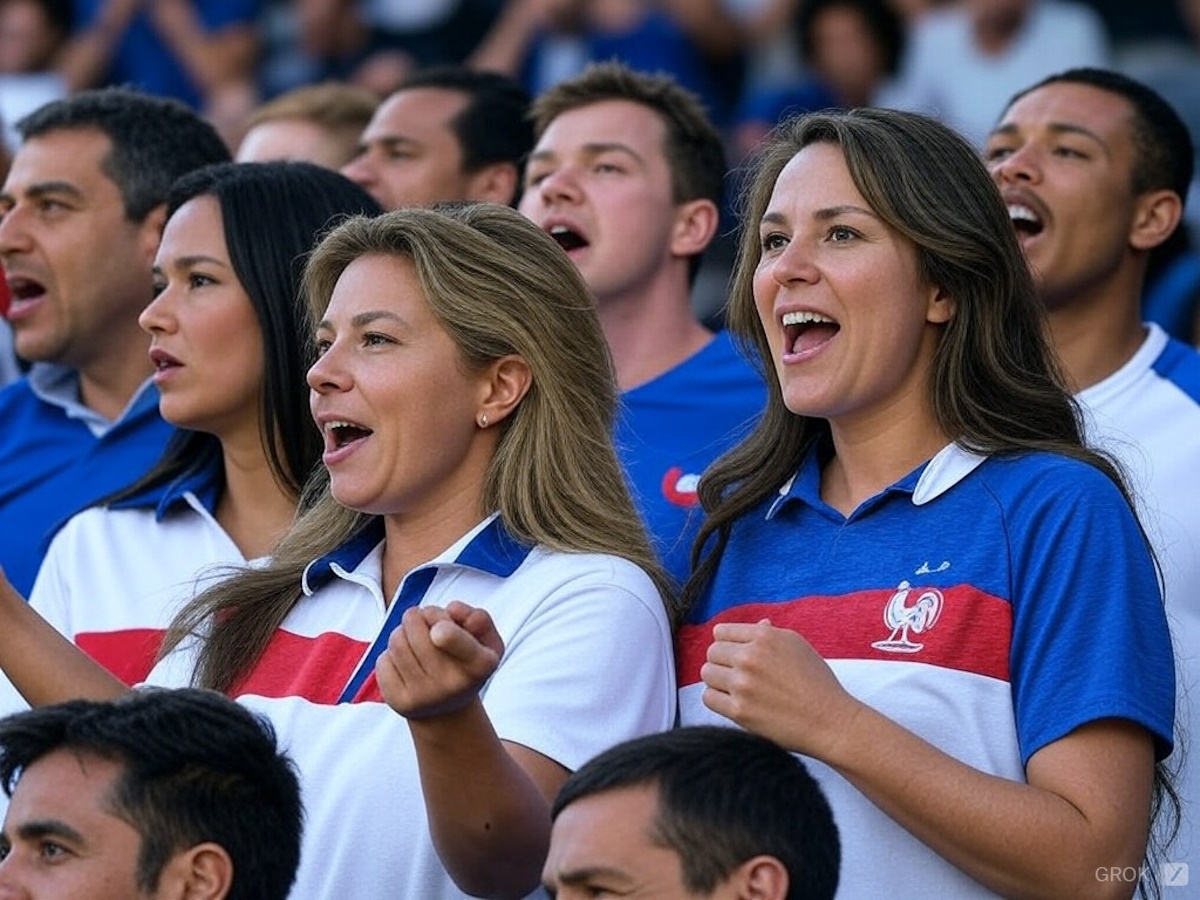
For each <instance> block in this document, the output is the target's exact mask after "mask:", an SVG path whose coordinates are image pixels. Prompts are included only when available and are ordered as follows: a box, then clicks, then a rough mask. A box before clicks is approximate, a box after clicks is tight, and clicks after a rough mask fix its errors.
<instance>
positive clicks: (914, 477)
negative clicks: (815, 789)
mask: <svg viewBox="0 0 1200 900" xmlns="http://www.w3.org/2000/svg"><path fill="white" fill-rule="evenodd" d="M817 456H818V454H815V453H814V454H812V455H810V457H809V459H807V460H806V462H805V463H804V465H803V466H802V467H801V469H800V471H799V472H798V474H797V475H796V477H795V478H794V479H793V480H792V482H790V483H789V484H788V485H786V486H785V487H784V488H783V489H782V490H781V491H780V493H779V494H778V495H777V496H774V497H771V498H769V499H768V500H767V501H766V502H764V503H763V504H761V505H760V506H759V507H758V508H757V509H756V510H753V511H751V512H750V513H748V514H747V515H746V516H744V517H743V518H742V519H741V520H739V521H738V522H737V523H736V524H735V526H734V528H733V531H732V533H731V536H730V540H729V544H728V546H727V548H726V550H725V553H724V555H723V557H722V559H721V562H720V565H719V567H718V570H717V573H716V576H715V578H714V580H713V582H712V584H711V586H710V589H709V590H708V592H707V594H706V595H705V596H704V597H703V598H702V599H701V602H700V603H699V604H698V606H697V607H696V608H695V609H694V610H692V612H691V614H690V616H689V624H687V625H685V626H684V628H683V629H682V631H681V633H680V635H679V638H678V656H679V684H680V716H681V720H682V722H683V724H685V725H689V724H699V723H702V722H712V721H714V720H717V719H718V717H716V715H715V714H714V713H712V712H711V711H710V710H708V709H707V707H705V706H704V705H703V703H702V702H701V700H700V694H701V692H702V690H703V683H702V682H701V680H700V676H699V672H700V666H701V665H702V664H703V662H704V657H705V653H706V651H707V649H708V646H709V644H710V643H711V637H712V626H713V624H714V623H716V622H725V621H736V622H757V621H760V620H761V619H763V618H767V619H769V620H770V621H771V623H772V624H774V625H776V626H778V627H783V628H791V629H794V630H795V631H797V632H799V633H800V634H802V635H803V636H804V637H805V638H806V639H807V640H808V641H809V643H811V644H812V645H813V647H814V648H815V649H816V650H817V652H818V653H820V654H821V656H822V657H823V658H824V659H825V660H826V661H827V662H828V663H829V664H830V667H831V668H832V669H833V671H834V673H835V674H836V675H837V677H838V679H839V680H840V681H841V683H842V685H843V686H844V687H845V688H846V689H847V690H848V691H849V692H850V693H851V694H853V695H854V696H856V697H857V698H858V699H860V700H862V701H863V702H865V703H867V704H868V705H870V706H872V707H874V708H875V709H877V710H879V711H880V712H882V713H883V714H885V715H886V716H888V717H889V718H891V719H892V720H893V721H895V722H897V723H898V724H900V725H902V726H903V727H905V728H907V729H909V730H910V731H912V732H913V733H915V734H917V735H918V736H920V737H922V738H924V739H925V740H927V741H929V742H930V743H932V744H934V745H935V746H937V747H939V748H940V749H941V750H943V751H944V752H946V753H948V754H950V755H952V756H954V757H956V758H957V759H960V760H962V761H963V762H965V763H967V764H968V765H971V766H973V767H975V768H976V769H979V770H981V771H984V772H988V773H990V774H994V775H997V776H1000V777H1004V778H1009V779H1012V780H1017V781H1023V780H1024V767H1025V765H1026V763H1027V762H1028V761H1029V758H1030V757H1031V756H1032V755H1033V754H1034V753H1036V752H1037V751H1038V750H1039V749H1041V748H1042V747H1045V746H1046V745H1047V744H1049V743H1051V742H1053V741H1056V740H1058V739H1060V738H1062V737H1064V736H1066V735H1067V734H1068V733H1070V732H1071V731H1073V730H1074V729H1076V728H1078V727H1079V726H1081V725H1084V724H1086V723H1088V722H1093V721H1096V720H1098V719H1104V718H1121V719H1128V720H1130V721H1133V722H1136V723H1137V724H1139V725H1141V726H1142V727H1144V728H1145V729H1146V730H1147V731H1148V732H1150V734H1151V735H1153V737H1154V738H1155V741H1156V746H1157V751H1158V754H1159V756H1164V755H1166V754H1167V753H1168V752H1169V751H1170V749H1171V742H1172V724H1173V703H1174V666H1173V659H1172V653H1171V642H1170V637H1169V636H1168V633H1167V623H1166V618H1165V615H1164V612H1163V607H1162V602H1161V598H1160V594H1159V587H1158V581H1157V577H1156V574H1155V569H1154V565H1153V562H1152V558H1151V556H1150V553H1149V551H1148V550H1147V547H1146V543H1145V540H1144V538H1143V536H1142V533H1141V531H1140V529H1139V527H1138V523H1137V520H1136V518H1135V516H1134V514H1133V512H1132V511H1131V509H1130V508H1129V505H1128V504H1127V503H1126V501H1125V499H1124V497H1123V496H1122V495H1121V493H1120V492H1119V491H1118V490H1117V488H1116V486H1115V485H1114V484H1113V483H1112V482H1111V481H1110V480H1109V479H1108V478H1107V477H1106V476H1105V475H1104V474H1103V473H1102V472H1100V471H1099V470H1097V469H1095V468H1093V467H1092V466H1090V465H1088V464H1086V463H1083V462H1080V461H1077V460H1072V459H1068V458H1065V457H1058V456H1053V455H1049V454H1027V455H1017V456H1008V457H995V458H986V459H985V458H983V457H980V456H975V455H973V454H969V453H966V452H965V451H963V450H961V449H959V448H957V447H955V446H953V445H951V446H950V447H947V448H946V449H945V450H943V451H942V452H941V453H939V454H938V455H937V456H935V457H934V459H933V460H931V461H930V462H929V463H928V464H926V465H923V466H921V467H920V468H918V469H917V470H916V471H914V472H912V473H911V474H909V475H908V476H907V477H905V478H903V479H902V480H900V481H899V482H897V483H896V484H894V485H892V486H891V487H889V488H888V489H886V490H884V491H882V492H880V493H879V494H878V495H876V496H875V497H872V498H871V499H869V500H867V501H866V502H864V503H863V504H862V505H861V506H860V507H859V508H858V509H856V510H855V511H854V512H853V513H852V514H851V515H850V516H849V517H848V518H847V517H844V516H842V515H841V514H840V513H839V512H838V511H837V510H835V509H833V508H832V507H830V506H828V505H827V504H825V503H824V502H822V500H821V499H820V495H819V488H820V466H819V464H818V460H817ZM719 721H721V722H725V720H723V719H720V720H719ZM726 724H728V723H727V722H726ZM880 752H881V753H886V752H887V750H886V748H880ZM812 769H813V773H814V775H815V776H816V777H817V778H818V780H819V781H820V782H821V784H822V787H823V788H824V789H825V791H826V793H827V795H828V796H829V798H830V802H831V804H832V806H833V810H834V817H835V819H836V820H837V822H838V825H839V828H840V830H841V833H842V842H843V843H842V848H843V872H844V876H845V884H844V885H843V891H844V896H847V897H882V896H889V897H894V898H899V897H977V896H990V894H989V893H988V892H986V891H985V890H984V889H983V888H982V887H981V886H980V885H978V884H977V883H975V882H973V881H972V880H971V879H969V878H967V876H965V875H964V874H963V873H961V872H959V871H958V870H957V869H955V868H954V867H953V866H951V865H950V864H949V863H947V862H946V861H945V860H943V859H942V858H941V857H939V856H937V855H936V854H935V853H934V852H933V851H932V850H930V849H929V848H928V847H926V846H924V845H923V844H921V843H920V842H919V841H918V840H917V839H916V838H914V837H913V836H912V835H910V834H908V832H906V831H904V829H903V828H901V827H900V826H899V825H897V824H896V823H895V822H894V821H893V820H892V819H890V818H889V817H888V816H886V815H885V814H884V813H882V812H881V811H880V810H879V809H877V808H876V807H875V806H874V805H873V804H872V803H870V801H868V800H866V799H865V798H864V797H863V796H862V795H861V794H859V793H858V791H857V790H856V789H854V788H853V787H852V786H851V785H850V784H849V783H848V782H847V781H845V779H843V778H842V777H841V776H840V775H839V774H837V773H836V772H834V771H833V770H832V769H831V768H829V767H827V766H824V765H822V764H820V763H816V762H815V761H813V762H812Z"/></svg>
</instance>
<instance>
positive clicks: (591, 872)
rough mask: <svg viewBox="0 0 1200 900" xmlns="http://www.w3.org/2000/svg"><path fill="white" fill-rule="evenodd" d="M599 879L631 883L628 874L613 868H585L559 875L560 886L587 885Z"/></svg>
mask: <svg viewBox="0 0 1200 900" xmlns="http://www.w3.org/2000/svg"><path fill="white" fill-rule="evenodd" d="M597 878H604V879H611V880H613V881H617V882H619V883H628V881H629V875H628V873H626V872H624V871H622V870H621V869H615V868H613V867H612V866H585V867H583V868H580V869H570V870H568V871H566V872H559V873H558V875H557V880H558V883H559V884H586V883H587V882H589V881H592V880H594V879H597Z"/></svg>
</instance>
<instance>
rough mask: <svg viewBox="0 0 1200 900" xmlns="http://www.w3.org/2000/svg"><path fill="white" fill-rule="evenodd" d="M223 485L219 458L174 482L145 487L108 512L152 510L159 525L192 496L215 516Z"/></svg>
mask: <svg viewBox="0 0 1200 900" xmlns="http://www.w3.org/2000/svg"><path fill="white" fill-rule="evenodd" d="M224 481H225V472H224V470H223V469H222V467H221V461H220V456H219V455H218V456H216V457H215V458H214V459H212V460H211V461H210V462H209V463H207V464H200V465H198V466H193V467H191V468H189V469H187V470H186V471H185V472H184V473H183V474H182V475H180V476H179V477H178V478H176V479H175V480H174V481H171V482H168V483H166V484H158V485H154V486H152V487H148V488H146V489H145V490H142V491H138V493H136V494H133V495H131V496H129V497H123V498H121V499H120V500H117V501H116V502H114V503H110V504H109V509H153V510H154V518H155V519H156V520H158V521H159V522H161V521H162V520H163V519H164V518H166V516H167V513H168V512H170V511H171V508H172V507H173V506H175V505H176V504H178V503H186V502H187V500H186V498H185V497H184V495H185V494H188V493H191V494H193V495H194V496H195V497H196V499H197V500H199V501H200V503H201V504H202V505H203V506H204V508H205V509H206V510H208V512H209V514H210V515H214V516H215V515H216V514H217V500H219V499H220V496H221V487H222V485H223V483H224Z"/></svg>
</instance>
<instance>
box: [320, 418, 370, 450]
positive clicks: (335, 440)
mask: <svg viewBox="0 0 1200 900" xmlns="http://www.w3.org/2000/svg"><path fill="white" fill-rule="evenodd" d="M325 434H326V436H327V437H328V439H329V442H330V443H331V445H332V448H333V449H334V450H341V449H342V448H343V447H348V446H349V445H350V444H353V443H356V442H357V441H361V440H364V439H365V438H368V437H370V436H371V434H372V432H371V429H370V428H364V427H363V426H362V425H357V424H355V423H354V422H343V421H338V422H326V423H325Z"/></svg>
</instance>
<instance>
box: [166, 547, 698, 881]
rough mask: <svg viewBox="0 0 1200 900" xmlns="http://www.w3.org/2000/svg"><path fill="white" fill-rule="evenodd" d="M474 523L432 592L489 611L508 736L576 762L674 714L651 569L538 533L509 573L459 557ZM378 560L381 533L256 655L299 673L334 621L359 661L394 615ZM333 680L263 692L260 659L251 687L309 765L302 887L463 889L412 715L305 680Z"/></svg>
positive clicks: (491, 710)
mask: <svg viewBox="0 0 1200 900" xmlns="http://www.w3.org/2000/svg"><path fill="white" fill-rule="evenodd" d="M476 531H478V529H476ZM471 537H472V535H471V534H468V535H466V536H465V537H464V538H463V539H462V540H461V541H459V542H458V544H456V545H455V546H454V547H451V548H450V549H449V550H447V551H446V552H445V553H444V554H442V555H441V556H439V558H438V560H435V561H434V563H441V564H442V565H441V568H440V569H439V571H438V574H437V575H436V576H435V578H434V580H433V582H432V583H431V584H430V586H429V588H428V591H427V592H426V594H425V596H424V599H423V600H422V601H421V605H422V606H429V605H436V606H444V605H446V604H447V603H448V602H450V601H451V600H455V599H457V600H462V601H465V602H467V603H469V604H471V605H473V606H479V607H482V608H484V609H486V610H487V611H488V612H489V613H490V614H491V616H492V618H493V619H494V621H495V623H496V627H497V629H498V631H499V633H500V635H501V636H502V637H503V639H504V643H505V648H506V649H505V653H504V657H503V659H502V661H501V663H500V667H499V669H498V670H497V671H496V673H495V674H494V675H493V676H492V678H491V679H490V680H489V682H488V683H487V685H486V686H485V688H484V690H483V692H482V695H481V696H482V699H483V704H484V707H485V709H486V710H487V713H488V716H489V718H490V720H491V722H492V724H493V726H494V728H495V730H496V733H497V734H498V735H499V737H500V738H501V739H502V740H505V741H511V742H515V743H518V744H522V745H523V746H526V747H529V748H531V749H533V750H535V751H537V752H539V753H541V754H543V755H545V756H547V757H549V758H551V759H554V760H556V761H558V762H559V763H561V764H562V765H564V766H565V767H567V768H569V769H572V770H573V769H575V768H578V766H579V765H580V764H582V763H583V762H584V761H586V760H587V759H589V758H591V757H592V756H594V755H595V754H596V753H598V752H600V751H601V750H603V749H605V748H607V747H609V746H610V745H612V744H614V743H617V742H619V741H621V740H624V739H626V738H630V737H634V736H637V735H642V734H646V733H650V732H655V731H662V730H666V729H668V728H670V727H671V725H672V724H673V722H674V713H675V679H674V664H673V652H672V647H671V633H670V627H669V625H668V622H667V618H666V614H665V612H664V610H663V605H662V603H661V601H660V599H659V596H658V593H657V591H656V590H655V588H654V586H653V584H652V583H651V582H650V580H649V578H648V577H647V576H646V575H645V573H643V572H642V571H641V570H640V569H638V568H636V567H635V566H633V565H632V564H630V563H628V562H627V561H625V560H621V559H617V558H614V557H608V556H600V555H585V554H568V553H561V552H555V551H550V550H547V549H545V548H542V547H536V548H534V549H533V550H532V551H531V552H530V554H529V556H528V557H527V558H526V559H525V561H524V562H523V563H522V564H521V565H520V567H519V568H518V569H517V570H516V571H515V572H514V573H513V574H512V575H510V576H508V577H507V578H503V577H499V576H496V575H491V574H488V573H486V572H483V571H480V570H477V569H472V568H468V567H465V566H456V565H453V560H454V559H455V558H456V556H457V554H458V552H459V551H460V550H461V548H462V547H463V546H464V545H465V544H466V542H468V541H469V539H470V538H471ZM380 560H381V547H376V548H375V550H374V551H372V552H371V553H370V554H369V555H368V556H367V557H366V558H365V559H364V560H363V561H362V562H361V563H360V564H359V565H358V566H357V567H356V568H355V569H354V570H353V571H349V572H344V571H341V570H340V567H336V566H335V567H333V571H334V572H335V574H336V575H337V577H335V578H334V579H333V580H332V581H331V582H328V583H326V584H325V585H324V586H323V587H319V588H318V589H317V590H316V592H315V593H314V594H313V595H312V596H308V597H304V598H302V599H301V601H300V602H299V603H298V604H297V606H296V607H295V609H294V610H293V611H292V612H291V613H290V614H289V615H288V617H287V619H286V620H285V622H284V625H283V631H284V632H286V635H285V637H286V641H287V642H288V643H289V645H290V647H291V650H288V648H286V647H284V648H282V649H281V651H280V652H279V653H278V654H275V655H274V657H273V651H272V650H268V652H267V654H266V656H265V657H264V659H263V660H262V661H260V663H259V665H258V666H257V667H256V670H255V671H256V672H259V671H260V670H261V671H262V672H263V673H264V676H263V677H264V678H265V679H267V680H268V681H270V680H275V681H276V683H278V678H276V675H274V674H272V672H274V673H276V674H278V673H280V672H285V673H288V675H289V677H290V674H291V673H292V672H295V671H296V670H297V667H296V665H295V661H296V660H302V661H310V660H312V659H314V658H316V657H318V656H320V654H319V653H314V652H313V648H315V647H316V646H317V642H318V641H320V640H321V639H322V636H323V637H324V639H325V640H326V642H327V643H326V645H325V646H326V647H328V646H329V644H331V643H336V644H339V645H342V646H345V647H346V648H348V653H349V656H350V657H351V658H350V660H349V664H348V665H347V666H343V667H342V670H343V671H350V670H352V669H353V668H354V665H356V661H357V659H358V658H360V657H361V655H362V654H363V652H365V650H366V648H367V645H368V644H369V643H370V642H371V641H372V640H373V639H374V638H375V636H376V635H377V634H378V633H379V631H380V628H381V626H382V624H383V622H384V616H385V608H384V603H383V594H382V591H381V587H380ZM446 562H450V565H445V563H446ZM421 568H424V567H421ZM417 571H419V569H418V570H414V572H410V573H409V575H408V576H407V577H408V578H411V577H412V576H413V574H414V573H415V572H417ZM193 649H194V647H186V646H185V647H181V648H179V650H178V651H177V652H176V653H174V654H172V655H171V656H169V657H168V658H167V659H165V660H163V661H162V662H161V663H160V664H159V665H158V666H157V667H156V668H155V670H154V671H153V672H152V673H151V675H150V678H149V682H150V683H154V684H165V685H173V686H174V685H182V684H186V683H188V681H189V674H190V672H191V670H192V668H193V661H192V655H191V654H192V650H193ZM291 652H295V653H296V656H295V657H294V658H293V659H291V660H289V659H288V656H289V654H290V653H291ZM330 668H331V667H328V666H327V667H326V671H329V669H330ZM332 668H336V666H333V667H332ZM304 678H305V676H304V675H303V673H300V674H298V675H297V676H296V678H295V679H293V680H294V681H296V682H302V681H303V680H304ZM325 681H326V683H325V684H318V683H313V684H311V685H308V686H305V685H303V684H298V687H299V690H297V691H292V692H291V693H290V694H288V693H284V692H280V693H279V694H276V695H275V696H266V695H264V693H261V692H260V693H255V692H254V688H255V678H254V674H253V673H252V675H251V678H250V681H249V689H248V690H247V692H244V693H241V694H240V695H239V697H238V699H239V701H240V702H242V703H243V704H245V705H246V706H248V707H250V708H251V709H254V710H256V711H259V712H261V713H263V714H265V715H266V716H267V717H269V718H270V720H271V721H272V722H273V724H274V725H275V728H276V730H277V732H278V734H279V736H280V739H281V743H282V744H283V745H284V747H285V748H286V749H287V751H288V752H289V753H290V754H291V755H292V756H293V758H294V759H295V760H296V763H297V765H298V768H299V772H300V776H301V782H302V787H303V795H304V805H305V809H306V811H307V818H306V826H305V833H304V845H303V853H302V858H301V863H300V872H299V876H298V880H297V883H296V887H295V889H294V891H293V897H295V898H297V900H344V898H345V897H346V896H348V894H347V891H349V892H350V893H349V895H354V894H355V890H356V889H355V887H354V886H355V885H358V886H360V887H359V888H358V890H365V891H367V892H368V893H369V895H370V896H372V897H388V898H411V900H438V898H459V897H462V896H463V894H462V892H461V891H459V890H458V889H457V888H455V887H454V885H453V883H452V882H451V881H450V879H449V877H448V876H447V875H446V873H445V872H444V870H443V869H442V867H441V864H440V862H439V861H438V858H437V855H436V853H435V852H434V849H433V844H432V840H431V838H430V836H429V831H428V826H427V823H426V816H425V804H424V800H423V795H422V792H421V786H420V780H419V776H418V770H417V764H416V759H415V754H414V750H413V746H412V742H411V737H410V734H409V731H408V727H407V724H406V722H405V720H404V719H403V718H401V717H400V716H399V715H397V714H396V713H394V712H392V710H391V709H390V708H389V707H388V706H387V705H386V704H384V703H382V702H378V701H377V700H375V701H372V700H371V699H370V698H368V699H367V700H366V701H364V702H355V703H348V704H340V705H334V704H332V703H331V702H329V701H327V700H326V701H314V700H312V699H304V698H303V696H298V695H297V694H310V689H311V691H313V692H317V693H325V694H326V695H328V694H329V693H332V694H333V695H335V696H336V694H337V693H338V692H339V691H340V689H341V686H342V685H341V684H340V683H339V684H328V681H329V678H328V677H326V678H325ZM462 777H463V778H464V779H468V780H469V779H471V778H472V777H473V773H471V772H469V771H468V772H463V773H462ZM480 789H481V790H482V789H484V786H483V785H480ZM537 894H540V892H537Z"/></svg>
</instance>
